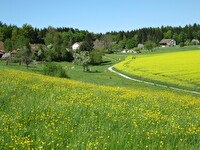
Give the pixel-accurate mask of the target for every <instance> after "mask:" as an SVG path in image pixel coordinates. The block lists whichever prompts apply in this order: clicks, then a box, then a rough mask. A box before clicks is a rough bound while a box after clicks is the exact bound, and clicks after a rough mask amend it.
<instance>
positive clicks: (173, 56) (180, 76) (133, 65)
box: [115, 50, 200, 91]
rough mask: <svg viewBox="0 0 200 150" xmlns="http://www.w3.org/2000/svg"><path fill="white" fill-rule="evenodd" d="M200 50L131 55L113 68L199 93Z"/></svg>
mask: <svg viewBox="0 0 200 150" xmlns="http://www.w3.org/2000/svg"><path fill="white" fill-rule="evenodd" d="M199 66H200V50H193V51H182V52H171V53H158V54H154V55H150V54H146V55H131V56H129V57H127V58H126V60H125V61H123V62H121V63H119V64H117V65H116V66H115V68H117V69H119V70H123V71H124V72H127V73H130V74H133V75H136V76H138V77H140V78H142V79H143V78H147V79H151V80H154V81H160V82H162V83H163V84H169V85H170V84H171V85H175V86H179V87H187V88H191V89H193V90H196V91H200V67H199Z"/></svg>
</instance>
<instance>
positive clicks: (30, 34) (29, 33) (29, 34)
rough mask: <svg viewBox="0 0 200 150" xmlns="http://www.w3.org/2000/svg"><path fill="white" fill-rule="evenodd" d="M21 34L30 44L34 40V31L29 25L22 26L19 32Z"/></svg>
mask: <svg viewBox="0 0 200 150" xmlns="http://www.w3.org/2000/svg"><path fill="white" fill-rule="evenodd" d="M21 32H22V35H23V36H24V37H25V38H27V39H29V41H30V42H31V43H32V42H33V41H34V40H33V39H34V34H35V33H34V29H33V27H32V26H31V25H28V24H24V25H23V26H22V30H21Z"/></svg>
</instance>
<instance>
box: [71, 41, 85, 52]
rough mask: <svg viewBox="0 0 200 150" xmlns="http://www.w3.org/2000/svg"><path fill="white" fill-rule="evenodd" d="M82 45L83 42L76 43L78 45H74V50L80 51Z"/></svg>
mask: <svg viewBox="0 0 200 150" xmlns="http://www.w3.org/2000/svg"><path fill="white" fill-rule="evenodd" d="M82 43H83V42H76V43H74V44H73V45H72V50H77V49H79V48H80V46H81V44H82Z"/></svg>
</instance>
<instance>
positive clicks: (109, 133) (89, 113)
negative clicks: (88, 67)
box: [0, 69, 200, 150]
mask: <svg viewBox="0 0 200 150" xmlns="http://www.w3.org/2000/svg"><path fill="white" fill-rule="evenodd" d="M0 76H1V78H0V89H1V94H0V106H1V107H0V118H1V119H0V137H1V138H0V149H20V150H21V149H91V150H93V149H100V150H101V149H109V150H122V149H126V150H127V149H130V150H134V149H135V150H138V149H141V150H143V149H180V150H186V149H199V148H200V142H199V137H200V127H199V121H200V112H199V109H200V98H199V97H197V96H196V97H195V96H191V95H187V94H185V95H179V94H176V93H173V92H169V91H161V90H160V91H159V90H156V91H155V90H151V89H148V90H145V89H133V88H117V87H107V86H97V85H92V84H87V83H81V82H77V81H72V80H68V79H60V78H54V77H48V76H43V75H39V74H35V73H28V72H22V71H16V70H7V69H1V70H0Z"/></svg>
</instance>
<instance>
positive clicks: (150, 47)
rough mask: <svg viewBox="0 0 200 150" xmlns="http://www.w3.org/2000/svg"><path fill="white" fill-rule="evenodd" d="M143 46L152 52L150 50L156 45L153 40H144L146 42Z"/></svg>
mask: <svg viewBox="0 0 200 150" xmlns="http://www.w3.org/2000/svg"><path fill="white" fill-rule="evenodd" d="M144 47H145V48H146V49H147V50H148V51H150V52H152V50H153V49H154V48H155V47H156V44H155V43H154V42H151V41H148V42H146V44H145V45H144Z"/></svg>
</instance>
